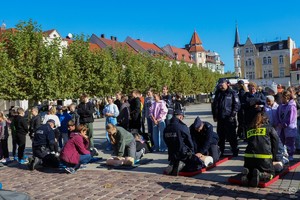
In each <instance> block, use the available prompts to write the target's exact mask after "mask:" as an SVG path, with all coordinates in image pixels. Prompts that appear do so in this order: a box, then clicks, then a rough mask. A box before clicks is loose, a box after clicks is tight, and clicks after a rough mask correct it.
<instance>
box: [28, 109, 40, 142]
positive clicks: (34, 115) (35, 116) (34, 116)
mask: <svg viewBox="0 0 300 200" xmlns="http://www.w3.org/2000/svg"><path fill="white" fill-rule="evenodd" d="M41 124H42V118H41V116H40V115H39V109H38V108H37V107H32V108H31V120H30V125H29V137H30V138H31V139H32V138H33V134H34V132H35V131H36V130H37V129H38V128H39V127H40V125H41Z"/></svg>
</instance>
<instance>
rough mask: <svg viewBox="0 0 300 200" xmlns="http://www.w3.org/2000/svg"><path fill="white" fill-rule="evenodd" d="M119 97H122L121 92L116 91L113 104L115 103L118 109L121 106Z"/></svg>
mask: <svg viewBox="0 0 300 200" xmlns="http://www.w3.org/2000/svg"><path fill="white" fill-rule="evenodd" d="M121 98H122V92H117V93H116V100H115V101H114V104H116V106H117V107H118V109H119V110H121V106H122V102H121Z"/></svg>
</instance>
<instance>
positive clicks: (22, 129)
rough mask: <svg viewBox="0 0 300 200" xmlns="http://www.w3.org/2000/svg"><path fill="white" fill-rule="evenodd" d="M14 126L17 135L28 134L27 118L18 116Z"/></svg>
mask: <svg viewBox="0 0 300 200" xmlns="http://www.w3.org/2000/svg"><path fill="white" fill-rule="evenodd" d="M14 125H15V129H16V133H17V134H22V135H26V134H27V133H28V122H27V120H26V118H25V117H22V116H20V115H18V116H16V118H15V120H14Z"/></svg>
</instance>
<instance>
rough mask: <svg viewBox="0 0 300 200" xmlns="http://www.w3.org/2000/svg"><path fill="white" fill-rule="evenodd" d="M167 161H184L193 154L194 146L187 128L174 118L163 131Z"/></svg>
mask: <svg viewBox="0 0 300 200" xmlns="http://www.w3.org/2000/svg"><path fill="white" fill-rule="evenodd" d="M164 141H165V143H166V144H167V146H168V154H169V160H171V161H172V160H185V159H187V158H188V157H190V156H191V155H192V154H194V144H193V141H192V138H191V135H190V130H189V127H188V126H187V125H186V124H184V123H183V122H182V121H180V120H179V119H178V118H176V117H175V116H174V117H173V118H172V119H171V121H170V124H169V125H168V126H167V127H166V128H165V130H164Z"/></svg>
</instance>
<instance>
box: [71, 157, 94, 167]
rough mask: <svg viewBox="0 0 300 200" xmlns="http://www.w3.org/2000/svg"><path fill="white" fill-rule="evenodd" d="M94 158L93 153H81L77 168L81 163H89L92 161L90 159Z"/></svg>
mask: <svg viewBox="0 0 300 200" xmlns="http://www.w3.org/2000/svg"><path fill="white" fill-rule="evenodd" d="M91 159H92V156H91V154H84V155H80V158H79V163H78V164H77V165H75V167H74V168H75V169H78V168H79V167H80V165H81V164H88V163H89V162H90V160H91Z"/></svg>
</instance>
